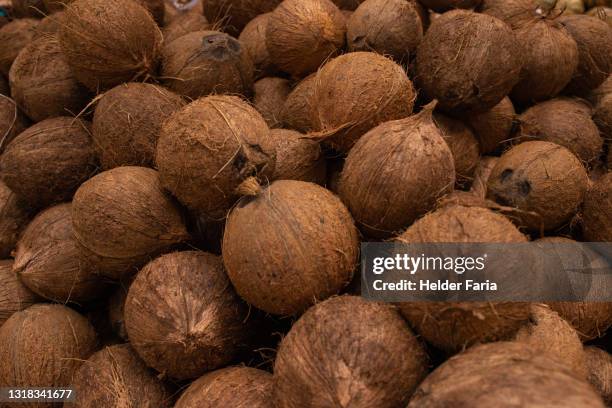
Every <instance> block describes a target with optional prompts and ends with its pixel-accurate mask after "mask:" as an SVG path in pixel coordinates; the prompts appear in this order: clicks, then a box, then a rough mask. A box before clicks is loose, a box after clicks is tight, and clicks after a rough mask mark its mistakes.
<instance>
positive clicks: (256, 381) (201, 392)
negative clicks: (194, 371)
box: [174, 367, 273, 408]
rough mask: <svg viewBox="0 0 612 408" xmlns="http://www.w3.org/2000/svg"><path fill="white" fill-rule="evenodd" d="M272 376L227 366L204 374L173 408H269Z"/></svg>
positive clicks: (263, 372) (259, 371)
mask: <svg viewBox="0 0 612 408" xmlns="http://www.w3.org/2000/svg"><path fill="white" fill-rule="evenodd" d="M272 387H273V382H272V375H271V374H270V373H268V372H266V371H263V370H258V369H256V368H250V367H229V368H223V369H221V370H217V371H213V372H210V373H208V374H204V375H203V376H202V377H200V378H199V379H198V380H196V381H194V382H193V383H192V384H191V385H190V386H189V387H188V388H187V389H186V390H185V392H184V393H183V395H181V398H180V399H179V400H178V402H177V403H176V405H175V406H174V408H217V407H245V408H246V407H249V408H269V407H270V400H271V397H272Z"/></svg>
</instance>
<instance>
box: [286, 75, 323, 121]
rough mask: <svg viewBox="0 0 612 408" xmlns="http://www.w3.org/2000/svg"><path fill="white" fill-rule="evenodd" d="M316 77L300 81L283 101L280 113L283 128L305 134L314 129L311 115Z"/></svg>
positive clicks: (311, 76) (312, 76)
mask: <svg viewBox="0 0 612 408" xmlns="http://www.w3.org/2000/svg"><path fill="white" fill-rule="evenodd" d="M316 84H317V82H316V75H315V74H312V75H310V76H309V77H306V78H304V79H303V80H302V81H300V82H299V83H298V84H297V85H296V87H295V88H293V90H292V91H291V93H290V94H289V95H288V96H287V99H285V103H284V104H283V109H282V112H281V122H282V124H283V127H285V128H288V129H293V130H297V131H298V132H302V133H307V132H309V131H311V130H313V129H314V123H313V118H312V113H313V111H314V90H315V86H316Z"/></svg>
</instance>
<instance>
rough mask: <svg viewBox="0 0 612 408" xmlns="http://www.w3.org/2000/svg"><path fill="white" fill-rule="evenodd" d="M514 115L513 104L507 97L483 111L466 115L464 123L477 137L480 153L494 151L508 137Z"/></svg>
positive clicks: (510, 132) (511, 129)
mask: <svg viewBox="0 0 612 408" xmlns="http://www.w3.org/2000/svg"><path fill="white" fill-rule="evenodd" d="M515 116H516V113H515V112H514V106H513V105H512V101H511V100H510V98H508V97H505V98H504V99H502V100H501V102H500V103H498V104H497V105H495V106H494V107H492V108H491V109H489V110H487V111H485V112H482V113H473V114H471V115H468V116H467V118H466V123H467V124H468V125H469V126H470V127H471V128H472V130H473V131H474V134H475V135H476V137H477V138H478V142H479V145H480V151H481V153H483V154H491V153H494V152H495V151H497V150H499V148H500V147H501V146H502V143H503V142H504V141H507V140H508V139H510V137H511V134H512V131H513V126H514V119H515Z"/></svg>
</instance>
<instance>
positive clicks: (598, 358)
mask: <svg viewBox="0 0 612 408" xmlns="http://www.w3.org/2000/svg"><path fill="white" fill-rule="evenodd" d="M584 353H585V355H586V364H587V368H588V370H589V375H588V380H589V382H590V383H591V385H592V386H593V387H594V388H595V389H596V390H597V391H598V392H599V394H600V395H601V396H602V398H603V399H604V401H605V402H606V404H608V405H610V404H611V403H612V356H611V355H610V354H608V353H607V352H606V351H604V350H602V349H600V348H598V347H595V346H588V347H585V348H584Z"/></svg>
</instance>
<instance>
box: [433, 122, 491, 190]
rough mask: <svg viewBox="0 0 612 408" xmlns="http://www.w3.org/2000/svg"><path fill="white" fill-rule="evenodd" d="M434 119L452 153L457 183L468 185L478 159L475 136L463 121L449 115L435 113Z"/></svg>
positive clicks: (478, 152)
mask: <svg viewBox="0 0 612 408" xmlns="http://www.w3.org/2000/svg"><path fill="white" fill-rule="evenodd" d="M434 121H435V123H436V125H437V126H438V129H440V132H441V133H442V137H443V138H444V141H445V142H446V144H447V145H448V147H449V148H450V151H451V153H452V155H453V159H454V163H455V172H456V174H457V176H456V181H457V185H459V186H467V185H469V184H470V183H471V182H472V180H473V179H474V171H475V170H476V166H478V162H479V160H480V146H479V144H478V140H477V139H476V136H474V133H473V132H472V131H471V130H470V128H468V127H467V126H466V125H464V124H463V122H461V121H459V120H456V119H453V118H451V117H448V116H445V115H442V114H436V115H434Z"/></svg>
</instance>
